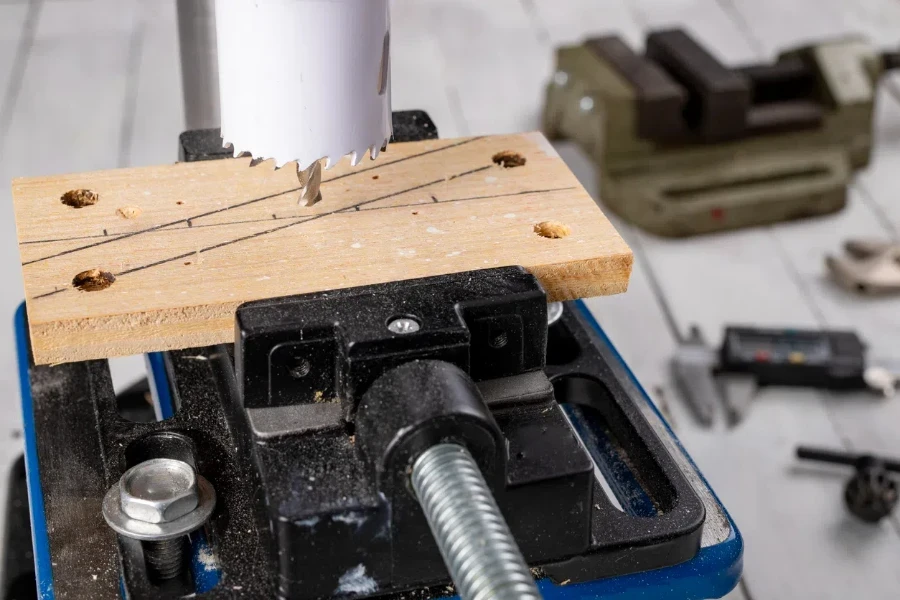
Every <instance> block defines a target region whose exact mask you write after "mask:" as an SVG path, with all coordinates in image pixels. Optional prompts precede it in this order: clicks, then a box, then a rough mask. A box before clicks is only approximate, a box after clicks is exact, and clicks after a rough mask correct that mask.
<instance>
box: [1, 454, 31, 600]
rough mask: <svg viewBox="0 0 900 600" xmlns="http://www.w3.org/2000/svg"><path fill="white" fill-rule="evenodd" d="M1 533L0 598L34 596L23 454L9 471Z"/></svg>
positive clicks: (16, 599) (21, 599) (15, 599)
mask: <svg viewBox="0 0 900 600" xmlns="http://www.w3.org/2000/svg"><path fill="white" fill-rule="evenodd" d="M3 537H4V539H3V584H2V587H0V594H2V595H0V597H2V598H3V600H37V597H38V594H37V585H36V584H35V574H34V551H33V550H32V547H31V521H30V519H29V515H28V486H27V482H26V479H25V457H24V456H20V457H19V458H18V459H16V461H15V462H14V463H13V465H12V468H11V469H10V472H9V479H8V487H7V495H6V520H5V526H4V536H3Z"/></svg>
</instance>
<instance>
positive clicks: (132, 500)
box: [119, 458, 200, 523]
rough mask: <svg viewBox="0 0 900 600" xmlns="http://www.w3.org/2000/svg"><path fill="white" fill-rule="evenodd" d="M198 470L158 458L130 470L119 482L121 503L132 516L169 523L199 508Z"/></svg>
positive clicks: (176, 461)
mask: <svg viewBox="0 0 900 600" xmlns="http://www.w3.org/2000/svg"><path fill="white" fill-rule="evenodd" d="M199 503H200V492H199V489H198V487H197V473H195V472H194V469H193V467H191V465H189V464H187V463H186V462H183V461H180V460H174V459H171V458H154V459H152V460H148V461H144V462H142V463H140V464H139V465H135V466H134V467H132V468H130V469H128V471H126V472H125V474H124V475H122V479H121V480H120V481H119V504H120V505H121V507H122V512H123V513H125V514H126V515H128V516H129V517H130V518H132V519H135V520H137V521H144V522H145V523H168V522H171V521H174V520H176V519H178V518H180V517H183V516H185V515H187V514H188V513H190V512H191V511H193V510H194V509H195V508H197V505H198V504H199Z"/></svg>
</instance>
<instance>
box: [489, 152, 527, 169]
mask: <svg viewBox="0 0 900 600" xmlns="http://www.w3.org/2000/svg"><path fill="white" fill-rule="evenodd" d="M491 160H493V161H494V164H495V165H500V166H501V167H503V168H504V169H512V168H514V167H524V166H525V163H526V162H527V160H526V159H525V157H524V156H522V155H521V154H519V153H518V152H513V151H512V150H504V151H503V152H498V153H497V154H495V155H494V156H493V158H492V159H491Z"/></svg>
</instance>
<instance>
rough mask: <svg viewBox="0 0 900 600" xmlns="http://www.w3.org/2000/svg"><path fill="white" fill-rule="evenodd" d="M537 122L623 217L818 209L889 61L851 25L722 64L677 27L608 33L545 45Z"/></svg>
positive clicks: (677, 228) (667, 228)
mask: <svg viewBox="0 0 900 600" xmlns="http://www.w3.org/2000/svg"><path fill="white" fill-rule="evenodd" d="M556 59H557V71H556V74H555V76H554V78H553V81H551V82H550V84H549V86H548V90H547V100H546V106H545V110H544V130H545V132H546V133H547V135H548V137H550V138H551V139H554V138H556V139H561V138H569V139H572V140H575V141H576V142H577V143H578V144H579V145H580V146H581V147H582V148H583V149H584V150H585V151H586V152H587V153H588V154H590V156H591V157H592V159H593V160H594V161H595V163H596V164H597V165H598V166H599V177H600V188H601V197H602V199H603V201H604V202H605V204H606V205H607V206H608V207H609V208H610V209H612V210H613V211H614V212H615V213H616V214H617V215H619V216H620V217H622V218H623V219H625V220H626V221H628V222H631V223H634V224H635V225H637V226H639V227H642V228H643V229H646V230H647V231H650V232H652V233H655V234H658V235H662V236H668V237H680V236H690V235H697V234H703V233H710V232H716V231H723V230H728V229H738V228H742V227H751V226H756V225H764V224H768V223H776V222H780V221H787V220H791V219H799V218H804V217H810V216H815V215H824V214H828V213H832V212H835V211H838V210H840V209H841V208H843V207H844V205H845V204H846V199H847V185H848V183H849V182H850V179H851V177H852V175H853V173H854V171H855V170H857V169H860V168H863V167H865V166H866V165H867V164H868V162H869V158H870V155H871V153H872V126H873V116H874V112H875V96H876V88H877V85H878V81H879V79H880V78H881V76H882V75H883V74H884V72H885V71H887V70H889V69H893V68H895V67H897V66H900V55H898V54H894V53H882V52H879V51H878V50H877V49H876V48H874V47H872V45H870V44H869V43H867V42H866V41H865V40H863V39H860V38H849V37H848V38H843V39H836V40H832V41H827V42H824V43H820V44H815V45H810V46H804V47H799V48H795V49H792V50H788V51H786V52H783V53H782V54H781V55H780V56H779V57H778V59H777V60H776V61H775V62H773V63H771V64H763V65H753V66H744V67H737V68H731V67H727V66H724V65H723V64H722V63H720V62H719V61H718V60H717V59H716V58H715V57H714V56H713V55H712V54H711V53H710V52H708V51H707V50H706V49H705V48H704V47H703V46H702V45H701V44H699V43H698V42H697V41H696V40H695V39H694V38H692V37H691V36H690V35H689V34H688V33H686V32H685V31H683V30H680V29H672V30H666V31H658V32H653V33H650V34H649V35H648V36H647V40H646V49H645V52H644V54H639V53H637V52H635V51H634V50H632V49H631V48H630V47H629V46H628V45H627V44H626V43H625V42H623V41H622V40H621V39H620V38H619V37H617V36H615V35H610V36H605V37H599V38H594V39H589V40H587V41H585V42H584V43H583V44H582V45H580V46H569V47H564V48H560V49H559V50H558V51H557V56H556Z"/></svg>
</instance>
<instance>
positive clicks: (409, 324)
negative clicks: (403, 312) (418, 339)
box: [388, 317, 422, 335]
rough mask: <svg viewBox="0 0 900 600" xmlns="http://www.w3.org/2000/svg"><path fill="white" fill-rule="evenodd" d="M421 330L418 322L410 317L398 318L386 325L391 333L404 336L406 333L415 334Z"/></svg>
mask: <svg viewBox="0 0 900 600" xmlns="http://www.w3.org/2000/svg"><path fill="white" fill-rule="evenodd" d="M421 328H422V326H421V325H419V322H418V321H416V320H415V319H413V318H411V317H398V318H396V319H394V320H392V321H391V322H390V323H388V330H389V331H390V332H391V333H397V334H400V335H404V334H407V333H415V332H417V331H419V330H420V329H421Z"/></svg>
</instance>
